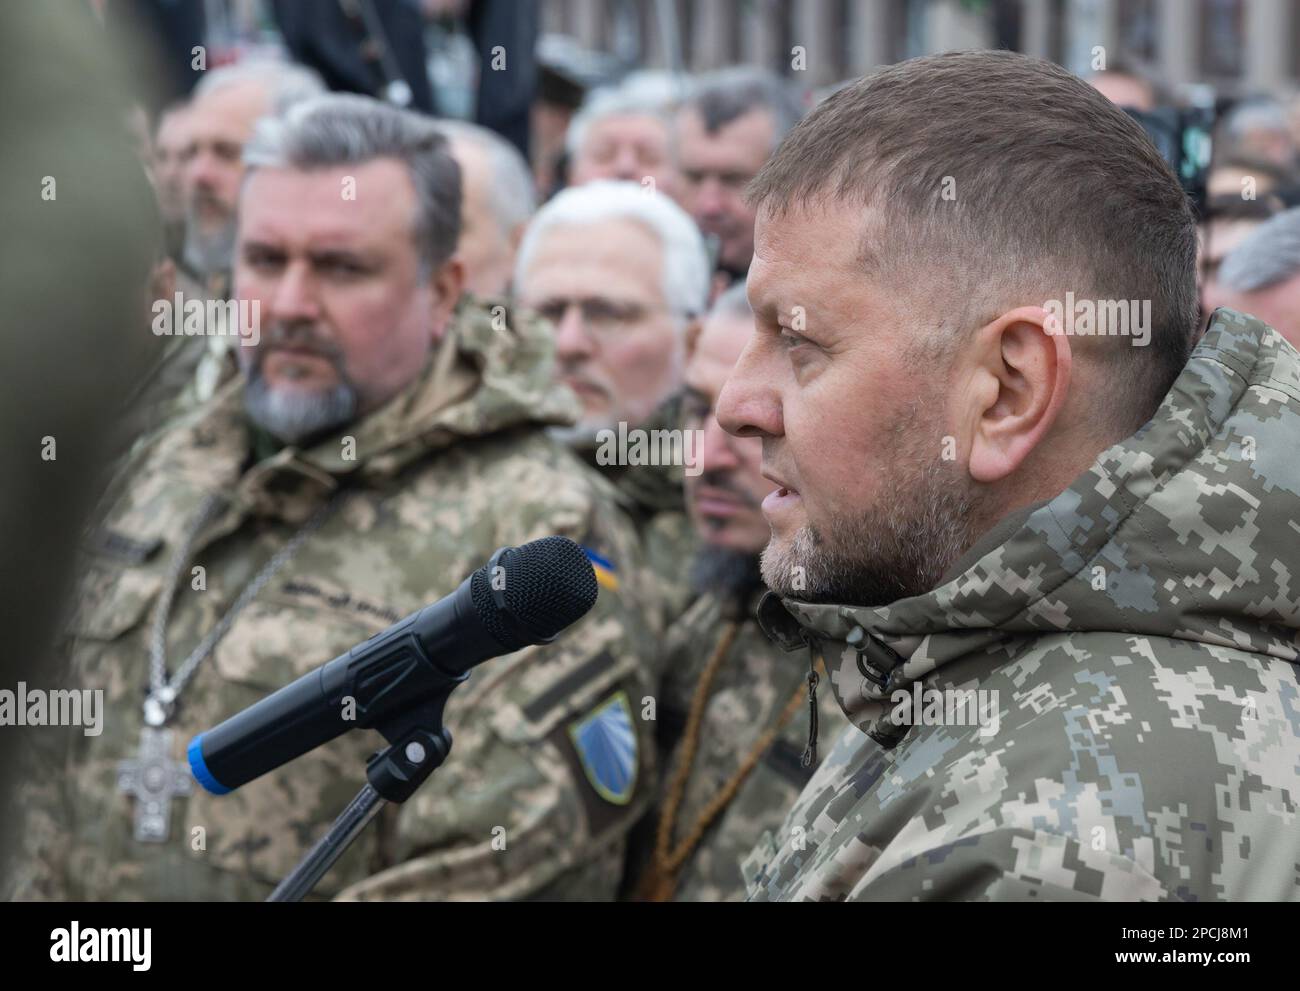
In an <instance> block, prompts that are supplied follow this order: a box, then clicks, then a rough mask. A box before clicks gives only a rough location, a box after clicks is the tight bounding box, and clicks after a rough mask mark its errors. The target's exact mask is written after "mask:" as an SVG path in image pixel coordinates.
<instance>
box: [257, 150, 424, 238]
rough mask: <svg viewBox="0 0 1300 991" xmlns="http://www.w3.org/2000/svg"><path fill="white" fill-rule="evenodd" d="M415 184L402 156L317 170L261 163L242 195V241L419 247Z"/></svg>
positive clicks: (324, 167)
mask: <svg viewBox="0 0 1300 991" xmlns="http://www.w3.org/2000/svg"><path fill="white" fill-rule="evenodd" d="M416 207H417V203H416V196H415V187H414V184H413V183H412V181H411V176H410V172H409V171H408V170H407V168H406V167H405V165H403V164H402V163H401V162H399V161H397V160H396V159H389V158H379V159H374V160H372V161H369V162H364V163H360V164H357V163H352V164H346V165H331V166H323V167H321V168H313V169H295V168H277V167H272V166H257V167H255V168H253V169H250V170H249V171H248V173H247V175H246V176H245V178H244V183H243V186H242V188H241V191H240V197H239V227H240V237H241V240H243V239H249V238H256V239H259V240H272V241H274V240H282V241H285V242H297V241H328V242H338V243H344V242H356V243H362V242H366V243H384V242H391V241H393V239H395V238H400V239H401V243H402V244H403V245H404V246H405V245H407V244H410V245H412V246H413V243H414V242H413V240H412V235H413V234H414V229H415V221H416Z"/></svg>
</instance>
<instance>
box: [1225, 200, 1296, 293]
mask: <svg viewBox="0 0 1300 991" xmlns="http://www.w3.org/2000/svg"><path fill="white" fill-rule="evenodd" d="M1296 275H1300V207H1296V208H1295V209H1293V210H1287V211H1286V212H1284V213H1279V214H1278V215H1277V216H1276V217H1270V218H1269V219H1268V220H1266V221H1264V223H1262V224H1260V225H1259V226H1258V227H1256V228H1255V229H1254V230H1253V231H1251V232H1250V234H1249V235H1248V236H1247V237H1246V239H1245V240H1244V241H1242V242H1241V244H1239V245H1237V247H1235V248H1234V249H1233V250H1232V251H1230V252H1229V253H1228V255H1227V257H1225V258H1224V259H1223V264H1222V265H1220V266H1219V281H1220V282H1221V283H1222V284H1223V285H1224V286H1226V287H1227V288H1228V289H1230V290H1232V291H1233V292H1258V291H1259V290H1261V289H1267V288H1268V287H1269V286H1273V285H1277V284H1278V283H1279V282H1285V281H1286V280H1288V279H1290V278H1293V277H1294V276H1296Z"/></svg>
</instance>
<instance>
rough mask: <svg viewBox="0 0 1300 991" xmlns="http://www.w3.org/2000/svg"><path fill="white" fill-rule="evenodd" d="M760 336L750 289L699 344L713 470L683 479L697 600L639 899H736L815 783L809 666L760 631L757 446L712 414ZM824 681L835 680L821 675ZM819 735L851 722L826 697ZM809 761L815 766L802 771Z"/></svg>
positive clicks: (666, 737)
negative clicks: (745, 866)
mask: <svg viewBox="0 0 1300 991" xmlns="http://www.w3.org/2000/svg"><path fill="white" fill-rule="evenodd" d="M753 332H754V315H753V312H752V311H751V310H750V308H749V302H748V300H746V298H745V287H744V286H741V285H738V286H733V287H732V288H730V289H728V290H727V291H726V292H725V293H723V295H722V296H721V297H720V298H719V299H718V301H717V303H715V304H714V306H713V308H712V310H710V312H709V316H708V319H706V320H705V321H704V325H703V327H702V329H701V330H700V332H699V334H698V335H697V336H696V337H695V338H694V340H693V345H692V347H691V352H690V358H689V360H688V362H687V365H686V374H685V387H684V389H683V395H682V403H681V417H682V426H683V427H684V428H685V429H688V430H698V431H701V432H702V433H703V437H704V446H703V464H704V470H703V472H702V473H700V474H698V475H688V476H687V477H686V505H687V510H688V512H689V514H690V519H691V523H692V525H693V526H694V527H695V533H696V536H697V538H698V541H699V543H698V549H697V551H696V554H695V558H694V560H693V561H692V562H691V568H690V572H691V583H692V587H693V589H694V591H695V593H696V595H697V596H698V598H697V599H696V601H695V602H694V603H692V605H691V607H690V608H689V609H688V610H687V611H686V613H685V614H684V615H683V616H682V617H681V618H680V619H679V620H677V622H676V623H674V624H673V627H672V629H671V630H670V631H669V633H668V637H667V648H666V657H665V662H664V679H663V687H662V689H661V690H660V700H661V701H660V707H659V745H660V748H661V753H662V754H663V755H664V761H663V767H664V779H663V785H662V787H661V788H660V791H659V801H658V803H657V804H656V807H655V808H654V809H653V810H652V811H651V814H650V815H649V816H648V817H647V821H646V822H645V823H644V824H643V826H642V827H641V828H639V829H638V835H639V843H638V849H637V850H636V851H635V854H636V856H635V858H634V864H633V872H634V873H639V874H641V877H640V881H639V884H638V887H637V890H636V891H635V894H636V895H637V896H639V897H641V898H647V899H653V900H656V901H665V900H668V899H669V898H673V899H676V900H680V901H738V900H740V899H741V898H743V897H744V893H745V885H744V881H743V879H742V877H741V872H740V862H741V859H742V858H743V857H745V856H746V855H747V854H748V853H749V851H750V850H752V849H753V847H754V844H755V843H757V842H758V840H759V837H761V836H762V835H763V832H764V830H769V829H772V830H774V829H777V828H778V827H779V826H780V825H781V821H782V820H783V819H784V818H785V814H786V812H788V811H789V809H790V806H791V805H793V804H794V800H795V799H796V798H798V797H799V792H800V791H801V790H802V789H803V787H804V785H806V784H807V783H808V780H809V779H810V778H811V776H812V773H813V770H814V769H815V768H816V765H817V758H818V756H820V753H821V752H824V750H823V751H821V752H819V753H818V754H813V753H811V752H807V747H808V741H809V722H808V721H809V718H810V712H809V704H808V698H809V693H808V688H807V682H806V679H807V677H808V666H807V664H806V663H804V661H805V658H803V657H799V656H795V655H790V654H786V653H785V652H784V651H782V650H781V648H779V647H778V646H777V645H776V644H774V643H772V641H770V640H768V639H767V637H766V636H765V635H764V634H763V632H762V630H761V629H759V626H758V623H757V622H756V621H755V619H754V616H755V611H756V609H757V606H758V601H759V598H760V597H761V596H762V594H763V592H764V591H765V589H764V588H763V584H762V579H761V578H760V577H759V554H760V553H761V552H762V550H763V548H764V547H765V546H766V545H767V540H768V537H769V536H771V529H770V528H769V527H768V525H767V520H765V519H764V518H763V513H762V510H761V508H760V507H761V504H762V501H763V497H764V496H766V495H767V494H768V493H769V492H771V491H772V488H773V485H772V483H771V482H769V481H768V480H767V479H765V478H764V477H763V475H762V461H763V445H762V443H761V442H760V441H759V439H758V438H757V437H732V436H730V435H728V434H727V433H726V432H725V431H724V430H723V429H722V428H721V427H720V426H719V425H718V421H717V418H716V417H715V416H714V404H715V403H716V402H717V398H718V395H719V394H720V393H721V392H722V387H723V385H724V384H725V383H726V381H727V377H728V376H729V375H730V374H731V370H732V368H733V367H734V366H735V363H736V359H737V358H739V357H740V353H741V352H742V351H743V350H744V348H745V345H746V343H748V341H749V338H750V336H751V335H752V334H753ZM818 677H819V678H824V677H825V671H824V670H820V671H819V673H818ZM817 718H818V720H819V722H820V733H821V734H823V739H824V740H826V741H831V740H834V739H835V737H837V736H838V735H839V734H840V732H841V731H842V730H843V729H844V728H845V727H846V726H847V725H848V724H847V722H846V721H845V719H844V714H843V713H842V712H841V711H840V709H839V706H838V705H837V704H836V703H835V700H834V694H833V693H832V692H829V691H824V692H822V694H821V697H820V701H819V703H818V713H817ZM805 756H806V757H807V760H806V761H805V759H804V758H805Z"/></svg>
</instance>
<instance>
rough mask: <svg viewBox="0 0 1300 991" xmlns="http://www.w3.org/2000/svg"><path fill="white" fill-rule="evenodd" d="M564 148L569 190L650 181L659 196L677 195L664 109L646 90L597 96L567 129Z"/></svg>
mask: <svg viewBox="0 0 1300 991" xmlns="http://www.w3.org/2000/svg"><path fill="white" fill-rule="evenodd" d="M565 146H566V149H567V151H568V155H569V185H571V186H581V185H584V184H585V183H588V182H592V181H594V180H596V179H622V180H625V181H627V182H636V183H642V182H644V181H645V180H646V179H647V178H649V179H651V180H653V182H654V183H655V188H656V189H657V190H658V191H659V192H661V193H664V194H666V195H668V196H671V197H674V198H676V197H677V196H678V195H679V193H680V176H679V175H678V172H677V167H676V163H675V161H674V152H673V133H672V121H671V118H670V113H669V107H668V104H667V102H666V100H665V98H664V95H663V94H662V93H657V92H653V91H651V90H650V89H649V87H646V86H637V85H629V84H626V83H625V84H623V85H621V86H616V87H610V88H607V89H598V90H596V91H595V92H594V93H592V94H591V95H589V96H588V97H587V100H586V102H585V103H583V105H582V109H581V110H579V111H578V113H577V115H576V116H574V118H573V121H572V122H571V123H570V124H569V130H568V133H567V134H566V135H565Z"/></svg>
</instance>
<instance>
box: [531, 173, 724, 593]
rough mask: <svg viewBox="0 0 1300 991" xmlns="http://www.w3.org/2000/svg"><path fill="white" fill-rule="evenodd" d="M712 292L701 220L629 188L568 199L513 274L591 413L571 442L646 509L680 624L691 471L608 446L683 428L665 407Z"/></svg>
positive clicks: (593, 189) (552, 209) (649, 536)
mask: <svg viewBox="0 0 1300 991" xmlns="http://www.w3.org/2000/svg"><path fill="white" fill-rule="evenodd" d="M708 288H709V261H708V255H707V253H706V251H705V248H704V241H703V238H702V237H701V236H700V232H699V230H698V229H697V228H696V227H695V224H694V223H692V221H691V218H690V217H689V216H688V215H687V214H686V212H685V211H683V210H682V209H681V208H680V207H679V206H677V204H675V203H673V202H672V200H670V199H668V197H666V196H663V195H659V194H656V193H647V192H645V191H644V190H643V189H642V187H640V186H638V185H635V184H633V183H630V182H595V183H590V184H589V185H586V186H580V187H578V188H576V189H567V190H565V191H564V192H562V193H560V195H558V196H556V197H555V198H554V199H552V200H551V201H550V202H549V203H547V204H546V206H544V207H543V208H542V209H541V210H540V211H538V214H537V216H536V217H535V218H534V220H533V222H532V224H531V225H530V226H529V228H528V232H527V234H526V235H525V236H524V241H523V244H522V245H521V246H520V249H519V258H518V262H517V263H516V267H515V292H516V295H517V297H518V299H519V301H520V302H521V303H522V304H523V305H524V306H527V307H530V308H532V309H534V310H536V311H537V312H538V313H540V314H541V315H542V316H544V317H546V318H547V319H548V320H550V322H551V323H552V324H553V326H554V328H555V343H556V359H557V362H556V372H557V375H558V376H559V377H560V379H561V380H562V381H563V382H564V383H565V384H566V385H568V386H569V387H570V388H571V389H572V390H573V391H574V392H575V393H576V394H577V396H578V399H579V400H580V401H581V402H582V407H583V416H582V419H581V420H580V421H579V422H578V424H577V425H576V426H575V427H572V428H565V430H564V434H563V435H564V437H565V439H567V440H569V441H570V443H572V444H573V446H574V447H575V448H578V449H579V450H581V451H582V452H583V453H584V454H586V455H587V456H588V457H589V459H590V460H591V461H592V462H593V463H594V464H595V465H596V466H597V467H598V468H600V469H601V470H602V471H603V472H605V473H606V474H607V475H608V476H610V477H611V478H614V479H615V480H616V481H617V483H618V484H619V485H620V487H623V488H624V490H625V491H626V492H628V493H629V494H630V495H632V496H633V498H634V499H635V500H636V502H637V504H638V515H639V521H638V522H639V523H640V525H641V529H642V536H643V538H644V539H645V542H646V551H647V554H648V556H649V557H650V563H651V565H652V567H654V569H655V571H656V573H657V574H658V575H659V576H660V578H661V580H662V581H663V582H664V591H665V600H666V606H667V609H668V611H669V613H670V614H672V613H675V611H676V610H679V609H681V608H684V606H685V604H686V602H687V601H688V598H689V591H688V587H687V586H686V584H685V582H684V580H683V577H682V574H681V570H682V569H681V562H682V561H683V560H686V559H687V557H686V556H685V555H688V554H689V547H690V546H691V542H692V538H691V534H690V525H689V523H688V522H687V520H686V516H685V513H684V512H683V509H682V496H681V473H682V465H681V464H677V465H675V466H674V465H664V464H662V463H661V459H647V458H644V457H641V456H638V453H637V451H636V449H635V447H634V446H632V447H629V448H628V449H627V450H619V451H617V452H615V453H616V455H617V456H615V457H610V454H611V452H610V450H609V447H610V445H609V444H608V443H604V442H603V441H605V440H607V439H608V438H610V437H617V438H619V443H620V444H622V443H623V438H631V439H632V441H631V443H632V444H633V445H635V438H636V436H637V434H636V433H635V432H636V431H645V433H646V436H650V431H652V430H654V429H656V428H657V425H659V423H660V421H661V420H662V422H663V424H664V425H667V426H670V427H671V426H675V422H674V421H675V417H674V416H673V415H672V414H669V413H665V411H664V410H663V409H662V407H664V405H665V402H666V401H667V400H668V399H669V398H670V397H672V396H674V395H675V394H676V393H677V391H678V390H679V388H680V387H681V376H682V366H683V363H684V355H685V340H686V335H687V332H688V329H689V328H690V327H692V325H693V324H694V322H695V321H696V320H697V319H698V318H699V316H700V315H701V314H702V313H703V311H704V309H705V306H706V301H707V297H708ZM687 439H688V438H687V437H686V435H682V440H683V444H682V446H681V447H680V448H679V450H680V451H681V452H683V454H685V453H687V451H688V448H687V446H686V444H685V441H686V440H687ZM692 450H693V449H692ZM646 460H654V461H656V462H659V463H655V464H646V463H645V461H646Z"/></svg>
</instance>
